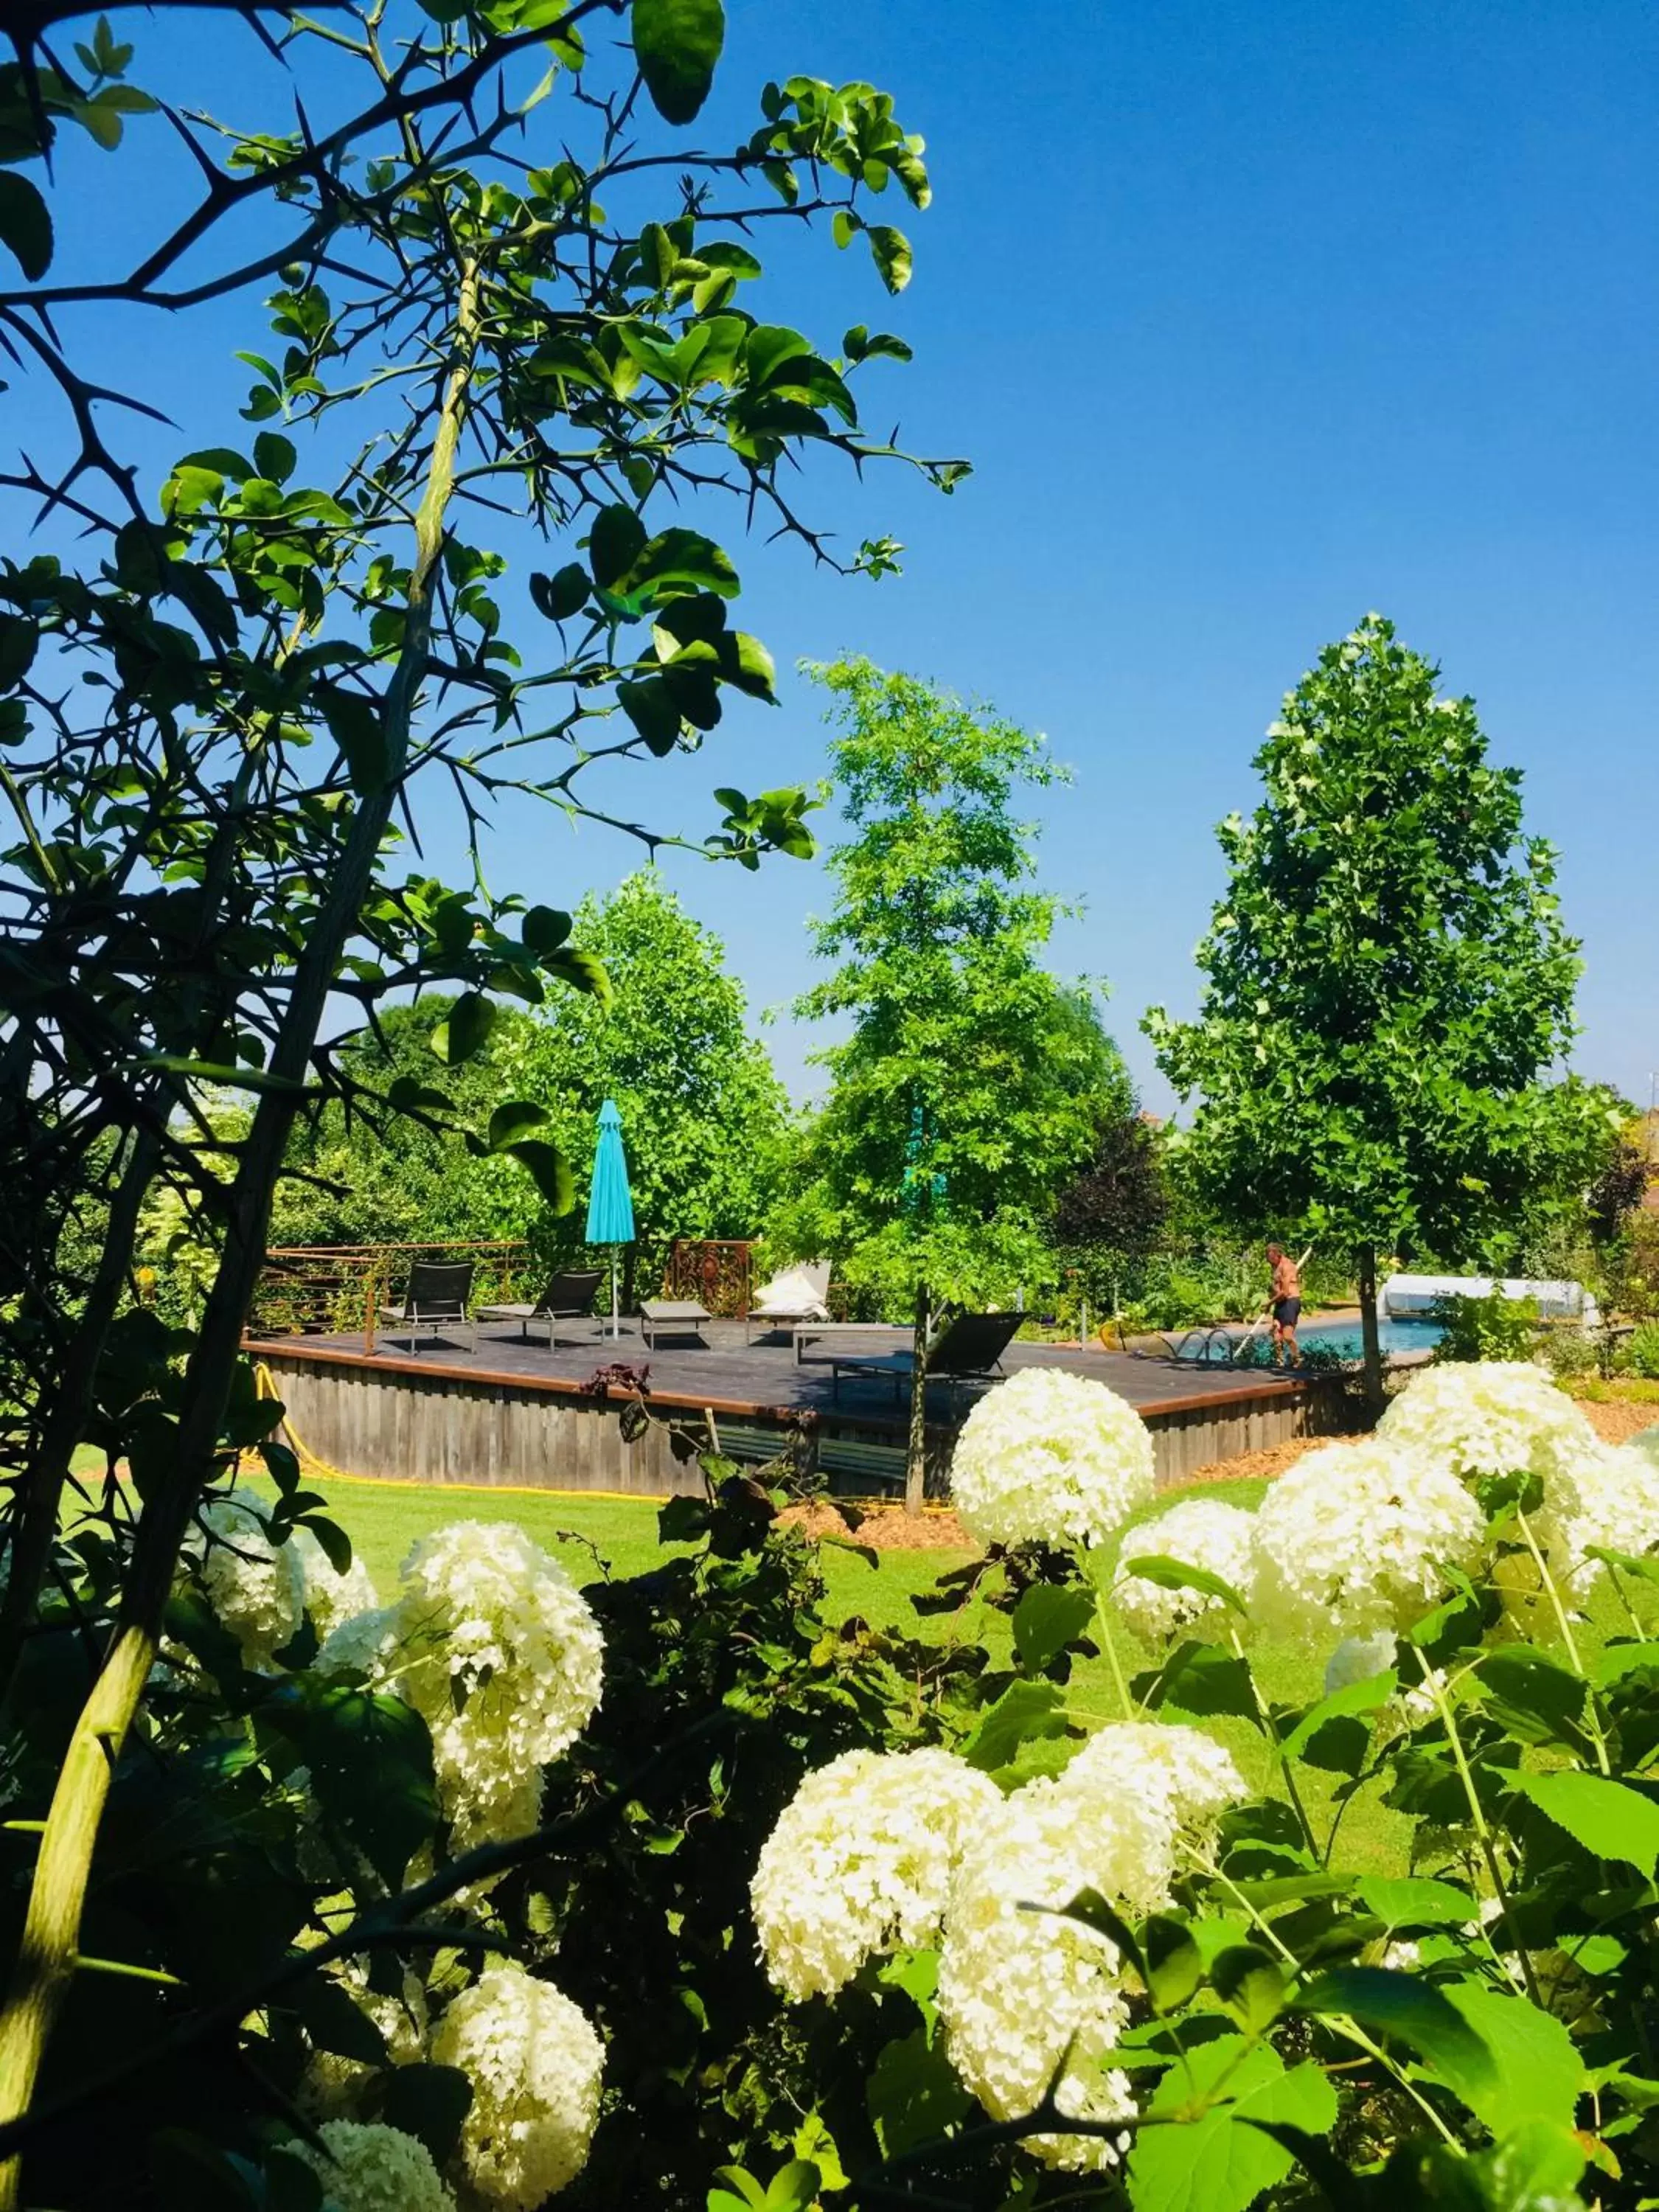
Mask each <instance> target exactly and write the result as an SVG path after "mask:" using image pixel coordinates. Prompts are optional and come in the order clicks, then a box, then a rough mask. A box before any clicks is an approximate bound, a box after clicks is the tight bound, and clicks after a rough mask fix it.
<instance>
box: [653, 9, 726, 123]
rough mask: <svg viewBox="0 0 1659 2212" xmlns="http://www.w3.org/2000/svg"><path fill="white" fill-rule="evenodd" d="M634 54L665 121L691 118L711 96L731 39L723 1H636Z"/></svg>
mask: <svg viewBox="0 0 1659 2212" xmlns="http://www.w3.org/2000/svg"><path fill="white" fill-rule="evenodd" d="M631 25H632V30H633V37H634V54H635V59H636V60H637V61H638V63H639V65H640V75H641V76H642V77H643V78H644V79H645V88H646V90H647V92H648V93H649V94H650V95H651V101H652V105H653V106H654V107H655V109H656V111H657V112H658V114H659V115H660V116H661V117H662V118H663V120H664V122H665V123H690V121H691V120H692V119H693V118H694V117H695V116H696V114H697V112H698V111H699V109H700V108H701V107H702V104H703V102H704V100H707V99H708V89H709V87H710V86H711V85H712V84H713V83H714V70H715V67H716V65H717V64H718V63H719V61H720V48H721V47H722V46H724V44H725V43H726V9H725V8H724V7H723V6H722V5H721V0H634V6H633V13H632V17H631Z"/></svg>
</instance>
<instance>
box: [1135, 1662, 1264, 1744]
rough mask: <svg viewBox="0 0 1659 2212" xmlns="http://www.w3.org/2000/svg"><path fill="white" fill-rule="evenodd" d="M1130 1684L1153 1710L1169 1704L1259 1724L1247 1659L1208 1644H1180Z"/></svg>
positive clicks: (1180, 1708)
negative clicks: (1151, 1671)
mask: <svg viewBox="0 0 1659 2212" xmlns="http://www.w3.org/2000/svg"><path fill="white" fill-rule="evenodd" d="M1134 1689H1135V1693H1136V1695H1137V1696H1139V1698H1141V1699H1144V1700H1145V1701H1146V1703H1147V1704H1148V1705H1151V1706H1152V1709H1153V1711H1158V1710H1160V1709H1161V1708H1162V1707H1164V1705H1173V1706H1174V1707H1175V1708H1176V1711H1179V1712H1183V1713H1195V1714H1198V1715H1200V1717H1205V1718H1209V1717H1213V1716H1214V1715H1216V1714H1219V1713H1231V1714H1232V1715H1233V1716H1234V1717H1235V1718H1237V1719H1239V1720H1246V1721H1249V1722H1250V1723H1252V1724H1253V1725H1254V1726H1255V1727H1256V1728H1260V1727H1261V1714H1260V1713H1259V1712H1258V1711H1257V1710H1256V1702H1255V1692H1254V1691H1253V1689H1252V1688H1251V1686H1250V1669H1249V1662H1248V1661H1246V1660H1243V1659H1236V1658H1234V1657H1232V1656H1231V1654H1229V1653H1227V1652H1225V1651H1218V1650H1216V1648H1215V1646H1214V1645H1213V1644H1198V1643H1187V1644H1182V1645H1181V1646H1180V1647H1179V1649H1178V1650H1176V1651H1175V1652H1174V1653H1173V1654H1172V1655H1171V1656H1170V1658H1169V1659H1168V1660H1166V1661H1165V1662H1164V1665H1163V1666H1162V1667H1161V1668H1158V1670H1157V1671H1156V1672H1155V1673H1153V1674H1144V1675H1138V1676H1137V1677H1136V1679H1135V1683H1134Z"/></svg>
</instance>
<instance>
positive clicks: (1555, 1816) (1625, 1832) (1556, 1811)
mask: <svg viewBox="0 0 1659 2212" xmlns="http://www.w3.org/2000/svg"><path fill="white" fill-rule="evenodd" d="M1510 1782H1511V1786H1512V1787H1513V1788H1514V1789H1516V1790H1518V1791H1519V1792H1520V1793H1521V1795H1522V1796H1524V1797H1528V1798H1530V1799H1531V1801H1532V1802H1533V1803H1534V1805H1536V1806H1537V1808H1538V1809H1539V1811H1540V1812H1541V1813H1542V1814H1544V1816H1545V1818H1546V1819H1547V1820H1553V1821H1554V1823H1555V1825H1556V1826H1557V1827H1559V1828H1565V1830H1566V1832H1567V1833H1568V1834H1569V1835H1570V1836H1571V1838H1572V1839H1573V1841H1574V1842H1575V1843H1577V1844H1583V1847H1584V1849H1585V1850H1587V1851H1590V1852H1593V1853H1594V1854H1595V1857H1597V1858H1599V1859H1613V1860H1618V1861H1621V1862H1623V1863H1626V1864H1628V1865H1631V1866H1634V1867H1639V1868H1640V1869H1642V1871H1643V1873H1644V1874H1647V1875H1651V1874H1652V1873H1653V1871H1654V1868H1655V1866H1656V1864H1659V1805H1656V1804H1655V1803H1654V1802H1653V1800H1652V1799H1651V1798H1650V1797H1644V1796H1641V1795H1640V1794H1639V1793H1638V1791H1636V1790H1627V1789H1626V1787H1625V1785H1624V1784H1623V1783H1622V1782H1609V1781H1607V1780H1606V1779H1605V1778H1603V1777H1602V1776H1601V1775H1599V1774H1577V1773H1565V1774H1516V1775H1514V1776H1513V1777H1511V1778H1510Z"/></svg>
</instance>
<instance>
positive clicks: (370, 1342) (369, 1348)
mask: <svg viewBox="0 0 1659 2212" xmlns="http://www.w3.org/2000/svg"><path fill="white" fill-rule="evenodd" d="M363 1280H364V1282H365V1284H366V1285H368V1287H367V1289H366V1291H365V1292H364V1295H363V1351H364V1352H365V1353H368V1352H373V1351H374V1324H375V1322H376V1321H377V1320H378V1319H379V1318H380V1305H379V1301H378V1299H377V1298H376V1297H375V1290H376V1267H375V1262H374V1261H373V1260H371V1261H369V1263H368V1267H367V1268H365V1270H364V1272H363Z"/></svg>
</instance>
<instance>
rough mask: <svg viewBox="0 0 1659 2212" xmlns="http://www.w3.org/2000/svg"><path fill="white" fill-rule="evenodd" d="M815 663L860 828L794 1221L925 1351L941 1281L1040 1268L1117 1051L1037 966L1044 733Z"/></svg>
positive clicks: (827, 994) (1006, 1290)
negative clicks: (890, 1308)
mask: <svg viewBox="0 0 1659 2212" xmlns="http://www.w3.org/2000/svg"><path fill="white" fill-rule="evenodd" d="M817 675H818V678H819V680H820V681H821V682H822V683H823V684H824V686H825V687H826V689H827V690H829V692H830V694H831V695H832V698H833V700H834V702H835V705H834V708H833V712H834V714H835V716H836V720H838V721H839V723H840V725H841V734H839V735H838V736H837V737H836V738H835V739H834V740H833V742H832V743H831V745H830V748H829V757H830V763H831V768H832V770H833V774H834V778H835V784H836V796H837V799H838V802H839V804H840V806H841V809H842V814H843V816H844V817H845V819H846V821H847V823H848V828H849V829H850V830H851V831H852V832H853V835H852V836H850V837H849V838H848V841H847V842H845V843H844V844H842V845H840V846H838V847H837V848H836V850H835V851H834V852H833V853H832V854H831V855H830V858H829V867H830V871H831V874H832V877H833V879H834V882H835V885H836V902H835V906H834V908H833V910H832V912H831V914H830V915H829V919H828V920H827V921H823V922H822V923H820V924H818V925H817V928H816V931H815V939H816V950H817V953H818V956H819V957H820V958H822V959H824V960H832V961H836V962H837V963H839V965H838V966H837V967H836V971H835V973H834V974H833V975H831V976H829V978H828V979H827V980H826V981H823V982H822V983H819V984H817V985H816V986H815V987H814V988H813V989H812V990H811V991H809V992H808V993H807V994H805V997H803V998H802V999H801V1000H799V1001H798V1003H797V1006H796V1012H797V1013H798V1014H799V1016H800V1017H802V1018H805V1019H807V1020H811V1021H817V1020H831V1019H833V1020H836V1021H838V1022H841V1023H842V1024H848V1025H850V1034H849V1035H848V1036H847V1038H846V1039H845V1041H844V1042H841V1043H839V1044H833V1045H829V1046H828V1047H826V1048H824V1050H823V1052H822V1053H820V1054H817V1065H818V1066H822V1067H823V1068H824V1069H825V1070H826V1071H827V1073H828V1075H829V1095H828V1097H826V1099H825V1101H824V1103H823V1107H822V1109H820V1110H819V1112H818V1113H817V1115H815V1116H814V1118H813V1120H812V1121H811V1125H810V1127H808V1129H807V1131H806V1133H805V1139H804V1141H803V1145H802V1149H801V1155H800V1158H799V1163H798V1164H797V1166H796V1168H795V1170H794V1174H793V1177H792V1181H793V1183H794V1185H795V1190H796V1195H795V1196H794V1197H793V1199H792V1200H791V1201H790V1202H789V1203H788V1205H787V1206H786V1208H785V1209H784V1211H783V1212H782V1214H781V1218H780V1228H779V1233H780V1237H781V1240H782V1241H783V1242H784V1243H787V1246H788V1248H789V1249H791V1250H793V1252H795V1253H796V1254H798V1255H802V1256H811V1257H819V1256H821V1257H824V1258H829V1259H832V1260H833V1261H835V1263H836V1270H837V1273H839V1275H840V1276H841V1279H842V1281H843V1282H844V1283H846V1284H847V1285H848V1286H849V1287H851V1288H853V1289H854V1290H865V1291H872V1292H873V1293H875V1294H877V1295H878V1297H880V1298H882V1300H883V1301H884V1302H885V1303H889V1304H902V1306H904V1307H910V1308H913V1309H914V1310H915V1312H916V1314H917V1316H918V1318H917V1345H918V1350H920V1347H921V1341H922V1333H923V1330H924V1328H925V1325H926V1314H927V1306H928V1304H929V1301H930V1299H936V1298H941V1297H942V1298H949V1299H956V1300H961V1301H963V1302H964V1303H969V1302H974V1301H981V1300H984V1299H987V1298H996V1299H998V1300H1000V1301H1001V1302H1002V1303H1004V1304H1012V1299H1013V1296H1014V1293H1015V1291H1017V1289H1018V1286H1019V1285H1020V1284H1021V1282H1022V1281H1023V1280H1027V1279H1030V1277H1031V1276H1032V1275H1033V1274H1034V1273H1036V1271H1037V1270H1038V1269H1039V1268H1040V1267H1041V1266H1042V1231H1043V1229H1044V1228H1045V1226H1046V1217H1047V1215H1048V1211H1049V1208H1050V1206H1051V1205H1052V1202H1053V1199H1054V1193H1055V1189H1056V1188H1057V1186H1058V1184H1059V1182H1060V1179H1061V1178H1062V1177H1063V1176H1064V1175H1065V1174H1066V1171H1067V1170H1070V1169H1073V1168H1074V1167H1076V1166H1077V1165H1078V1164H1079V1162H1080V1161H1081V1160H1082V1159H1083V1158H1085V1156H1086V1154H1087V1152H1088V1148H1089V1146H1090V1143H1091V1139H1092V1138H1093V1135H1094V1133H1095V1127H1096V1123H1097V1117H1098V1114H1099V1111H1100V1105H1101V1102H1102V1100H1103V1099H1109V1098H1111V1097H1114V1096H1117V1095H1121V1091H1122V1090H1123V1079H1122V1073H1121V1062H1120V1061H1119V1060H1118V1056H1117V1054H1116V1051H1115V1048H1114V1047H1113V1045H1112V1044H1111V1042H1109V1039H1108V1038H1107V1037H1106V1036H1105V1034H1104V1032H1103V1030H1102V1028H1101V1026H1100V1021H1099V1018H1098V1016H1097V1013H1096V1012H1095V1009H1094V1006H1093V1004H1092V1001H1091V999H1090V998H1089V997H1088V996H1087V995H1086V994H1083V993H1079V992H1071V991H1067V990H1066V989H1064V988H1062V987H1060V985H1059V984H1057V983H1056V982H1055V981H1054V978H1053V977H1052V976H1051V975H1048V972H1047V971H1046V970H1045V969H1043V968H1042V967H1041V966H1040V965H1039V964H1038V962H1039V956H1040V954H1041V952H1042V948H1043V946H1044V945H1046V944H1047V942H1048V936H1049V933H1050V931H1051V929H1052V928H1053V926H1054V916H1055V914H1056V911H1057V902H1056V901H1055V900H1054V898H1052V897H1051V896H1048V894H1047V893H1045V892H1042V891H1039V890H1036V889H1035V888H1034V886H1033V884H1032V882H1031V877H1032V873H1033V860H1032V852H1031V848H1032V832H1031V830H1030V828H1029V827H1028V826H1027V825H1026V824H1025V823H1022V822H1021V821H1019V820H1018V817H1016V816H1015V814H1014V813H1013V811H1012V808H1013V806H1014V804H1015V798H1016V793H1018V792H1020V791H1021V790H1024V789H1032V788H1042V787H1044V786H1046V785H1048V784H1051V783H1053V782H1054V781H1055V780H1056V777H1057V774H1058V771H1056V769H1054V767H1053V766H1052V765H1051V763H1049V760H1048V755H1047V750H1046V748H1045V746H1044V744H1043V742H1042V739H1041V738H1035V737H1033V736H1031V735H1030V732H1027V731H1024V730H1022V729H1020V728H1018V726H1016V725H1015V724H1013V723H1012V722H1007V721H1004V720H1001V719H1000V717H998V716H996V715H994V714H989V713H986V712H983V711H978V710H975V709H973V708H969V707H966V706H964V705H963V702H961V701H960V700H958V699H957V698H956V697H954V696H952V695H951V693H949V692H947V691H944V690H939V688H938V687H937V686H935V685H933V684H927V683H924V682H922V681H921V680H920V679H918V678H915V677H912V676H904V675H889V674H887V673H885V672H884V671H882V670H880V669H878V668H875V667H873V666H872V665H871V664H870V663H869V662H868V661H863V660H850V661H841V662H837V663H836V665H834V666H832V667H829V668H825V669H823V670H820V671H817ZM918 1404H920V1395H918ZM916 1473H917V1470H916V1469H915V1468H914V1467H913V1469H912V1483H913V1487H914V1484H915V1478H916Z"/></svg>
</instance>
